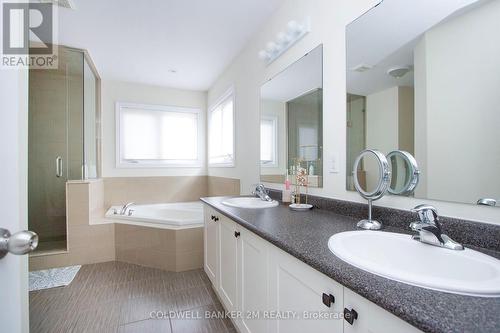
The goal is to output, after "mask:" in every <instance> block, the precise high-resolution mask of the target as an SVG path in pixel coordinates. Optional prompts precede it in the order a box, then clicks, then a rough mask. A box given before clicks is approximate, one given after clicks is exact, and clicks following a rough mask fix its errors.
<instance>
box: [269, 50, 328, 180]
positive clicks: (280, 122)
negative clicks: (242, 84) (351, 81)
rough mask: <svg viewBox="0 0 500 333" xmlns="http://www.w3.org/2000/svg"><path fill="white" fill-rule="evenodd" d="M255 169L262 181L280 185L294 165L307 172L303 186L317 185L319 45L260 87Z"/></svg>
mask: <svg viewBox="0 0 500 333" xmlns="http://www.w3.org/2000/svg"><path fill="white" fill-rule="evenodd" d="M260 165H261V167H260V180H261V181H263V182H268V183H281V184H283V183H284V182H285V177H286V175H287V173H288V175H292V174H293V170H294V168H296V166H297V165H300V167H302V168H305V169H306V170H307V172H308V175H309V176H308V183H309V186H312V187H322V186H323V47H322V46H321V45H320V46H318V47H316V48H315V49H314V50H312V51H311V52H309V53H307V54H306V55H305V56H304V57H302V58H301V59H299V60H298V61H296V62H295V63H293V64H292V65H290V66H289V67H288V68H286V69H285V70H284V71H283V72H281V73H279V74H278V75H276V76H275V77H273V78H272V79H270V80H269V81H267V82H266V83H265V84H264V85H263V86H262V87H261V90H260ZM290 181H291V182H292V183H293V182H294V177H291V176H290Z"/></svg>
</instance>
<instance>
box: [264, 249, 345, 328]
mask: <svg viewBox="0 0 500 333" xmlns="http://www.w3.org/2000/svg"><path fill="white" fill-rule="evenodd" d="M270 257H271V259H270V265H269V267H270V268H271V269H270V275H269V279H270V293H269V297H270V308H271V309H273V310H276V311H278V313H280V314H284V315H285V316H286V315H287V314H293V315H294V316H296V317H295V318H290V319H286V318H285V319H283V320H274V321H271V322H270V325H271V329H270V332H277V333H278V332H279V333H292V332H297V333H303V332H314V333H322V332H325V333H327V332H328V333H341V332H342V331H343V319H342V317H341V316H339V313H341V312H342V310H343V307H342V306H343V286H342V285H340V284H339V283H337V282H335V281H333V280H332V279H330V278H329V277H327V276H326V275H323V274H322V273H320V272H318V271H316V270H315V269H313V268H311V267H309V266H308V265H306V264H304V263H303V262H301V261H299V260H298V259H296V258H294V257H292V256H291V255H289V254H287V253H285V252H283V251H282V250H280V249H278V248H276V247H274V246H272V251H271V255H270Z"/></svg>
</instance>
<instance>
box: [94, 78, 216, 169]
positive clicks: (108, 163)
mask: <svg viewBox="0 0 500 333" xmlns="http://www.w3.org/2000/svg"><path fill="white" fill-rule="evenodd" d="M101 99H102V135H103V137H102V145H103V151H102V176H103V177H152V176H193V175H206V173H207V172H206V163H205V160H206V154H205V151H206V147H205V145H203V146H202V147H200V149H201V152H202V157H201V159H202V161H203V163H204V164H203V166H202V167H197V168H116V160H115V159H116V152H115V143H116V137H115V136H116V131H115V103H116V102H130V103H140V104H154V105H168V106H181V107H192V108H199V109H201V110H202V119H201V124H200V125H201V126H202V131H201V132H202V137H205V133H206V120H205V118H206V116H205V115H206V92H203V91H189V90H180V89H172V88H166V87H159V86H150V85H144V84H138V83H129V82H119V81H110V80H103V81H102V98H101Z"/></svg>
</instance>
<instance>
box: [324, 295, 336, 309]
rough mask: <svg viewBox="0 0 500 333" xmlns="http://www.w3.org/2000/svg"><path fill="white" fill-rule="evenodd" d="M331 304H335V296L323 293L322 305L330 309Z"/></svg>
mask: <svg viewBox="0 0 500 333" xmlns="http://www.w3.org/2000/svg"><path fill="white" fill-rule="evenodd" d="M333 303H335V296H333V295H332V294H325V293H323V304H325V305H326V306H327V307H329V308H330V307H331V306H332V304H333Z"/></svg>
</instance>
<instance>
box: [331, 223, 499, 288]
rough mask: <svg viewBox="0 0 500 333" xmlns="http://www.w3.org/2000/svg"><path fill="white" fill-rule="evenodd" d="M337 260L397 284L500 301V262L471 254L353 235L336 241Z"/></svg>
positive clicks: (393, 237)
mask: <svg viewBox="0 0 500 333" xmlns="http://www.w3.org/2000/svg"><path fill="white" fill-rule="evenodd" d="M328 247H329V248H330V251H332V252H333V253H334V254H335V255H336V256H337V257H339V258H340V259H342V260H344V261H346V262H348V263H349V264H351V265H353V266H356V267H358V268H360V269H363V270H365V271H368V272H370V273H373V274H377V275H380V276H383V277H386V278H388V279H391V280H396V281H399V282H403V283H407V284H411V285H414V286H419V287H423V288H428V289H433V290H439V291H445V292H450V293H455V294H462V295H472V296H482V297H500V260H497V259H495V258H493V257H491V256H488V255H485V254H483V253H480V252H477V251H474V250H470V249H465V250H463V251H455V250H449V249H445V248H440V247H437V246H432V245H428V244H423V243H420V242H418V241H415V240H413V239H411V236H409V235H402V234H396V233H390V232H380V231H348V232H341V233H338V234H335V235H333V236H332V237H330V239H329V240H328Z"/></svg>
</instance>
